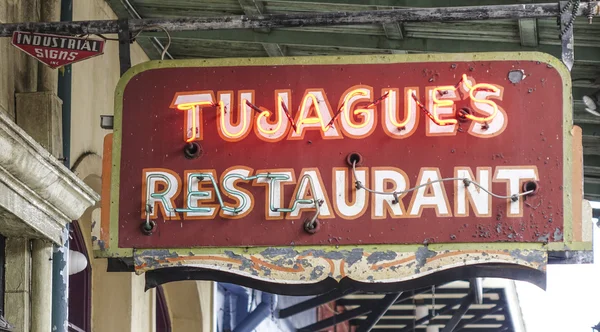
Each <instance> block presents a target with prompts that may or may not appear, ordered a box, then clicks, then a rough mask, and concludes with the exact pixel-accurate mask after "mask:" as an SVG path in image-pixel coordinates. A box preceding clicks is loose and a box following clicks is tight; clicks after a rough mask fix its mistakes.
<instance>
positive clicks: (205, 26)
mask: <svg viewBox="0 0 600 332" xmlns="http://www.w3.org/2000/svg"><path fill="white" fill-rule="evenodd" d="M589 6H590V7H592V8H594V7H597V6H598V1H592V2H590V5H589ZM587 8H588V6H580V8H579V9H578V11H577V13H576V15H577V16H582V15H585V16H587V15H588V13H587V12H588V9H587ZM592 12H595V11H594V10H592ZM559 15H560V9H559V5H558V3H539V4H517V5H514V4H513V5H496V6H469V7H439V8H401V9H392V10H369V11H354V12H329V13H300V14H272V15H260V16H257V17H250V16H246V15H236V16H217V17H180V18H172V19H162V18H154V19H131V20H129V30H130V31H141V30H144V31H153V32H158V31H163V29H165V30H167V31H193V30H215V29H259V28H289V27H309V26H327V25H358V24H384V23H396V22H440V21H468V20H490V19H519V18H544V17H558V16H559ZM14 31H33V32H46V33H62V34H72V35H74V34H105V33H118V31H119V26H118V23H117V21H116V20H98V21H75V22H25V23H11V24H1V25H0V37H9V36H11V35H12V33H13V32H14Z"/></svg>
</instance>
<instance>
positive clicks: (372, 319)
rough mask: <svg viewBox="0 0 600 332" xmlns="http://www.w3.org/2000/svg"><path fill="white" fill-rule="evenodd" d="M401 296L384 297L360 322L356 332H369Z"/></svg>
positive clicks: (397, 294)
mask: <svg viewBox="0 0 600 332" xmlns="http://www.w3.org/2000/svg"><path fill="white" fill-rule="evenodd" d="M400 295H402V293H401V292H400V293H395V294H388V295H386V296H385V297H384V298H383V299H382V300H381V301H380V302H379V303H378V304H377V307H376V308H375V309H373V311H371V313H369V315H368V316H367V318H366V319H365V320H364V321H362V323H361V324H360V326H359V327H358V329H357V330H356V332H370V331H371V329H372V328H373V326H375V325H376V324H377V322H379V320H380V319H381V317H383V315H385V313H386V312H387V311H388V309H389V308H390V307H391V306H392V305H393V304H394V303H395V302H396V300H398V298H399V297H400Z"/></svg>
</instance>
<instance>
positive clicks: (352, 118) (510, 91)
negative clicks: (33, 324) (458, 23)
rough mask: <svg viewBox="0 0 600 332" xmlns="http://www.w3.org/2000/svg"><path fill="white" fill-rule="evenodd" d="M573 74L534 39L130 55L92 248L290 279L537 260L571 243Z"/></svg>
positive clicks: (401, 275)
mask: <svg viewBox="0 0 600 332" xmlns="http://www.w3.org/2000/svg"><path fill="white" fill-rule="evenodd" d="M569 84H570V79H569V74H568V71H567V70H566V69H565V68H564V67H563V66H562V65H561V64H560V63H559V62H558V61H557V60H556V59H554V58H552V57H550V56H546V55H544V54H540V53H527V54H524V55H516V54H493V53H488V54H460V55H456V54H449V55H443V56H441V55H440V56H436V55H426V56H423V55H410V56H396V55H393V56H368V57H361V56H359V57H316V58H291V59H283V60H282V59H277V60H272V59H230V60H211V61H207V60H202V61H200V60H193V61H173V62H149V63H146V64H142V65H140V66H137V67H134V68H133V69H131V70H130V71H129V72H128V73H127V74H126V75H125V76H124V77H123V78H122V80H121V82H120V84H119V86H118V88H117V94H116V97H115V102H116V109H115V126H114V137H113V136H112V135H110V136H108V137H107V144H106V149H107V150H106V152H105V170H104V172H105V173H106V174H107V173H110V174H111V177H110V178H109V177H107V176H106V177H104V178H105V179H110V181H108V180H107V181H105V183H104V192H103V195H104V199H103V202H104V206H103V212H102V222H101V223H100V229H98V228H96V229H95V235H94V236H95V244H96V246H97V248H98V254H99V255H101V256H113V257H115V256H121V257H123V256H129V257H134V261H135V268H136V270H137V271H138V272H144V271H149V270H155V269H157V268H165V267H174V266H178V265H184V266H186V267H198V268H204V269H213V270H220V271H224V272H226V273H229V274H234V275H238V276H244V277H248V278H251V279H255V280H256V279H258V280H262V281H267V282H279V283H302V284H318V282H320V281H323V280H325V279H327V277H331V278H333V279H337V280H341V279H343V278H344V277H348V278H349V279H351V280H354V281H359V282H362V283H370V282H376V283H380V282H399V281H403V280H407V279H414V278H417V277H419V276H425V275H429V274H431V273H434V272H441V271H443V270H445V269H448V268H450V267H456V266H471V265H478V264H481V263H486V264H500V263H511V264H515V265H520V266H525V267H529V268H533V269H534V270H536V271H538V270H543V268H544V266H545V263H546V257H547V256H546V251H547V250H548V248H549V247H553V248H562V246H564V245H565V243H569V244H573V243H579V242H584V241H582V238H581V236H582V235H581V227H580V226H577V225H580V223H581V216H580V211H581V205H579V207H577V206H574V205H573V204H574V203H573V202H574V201H578V202H579V204H581V203H580V202H581V188H580V187H579V186H577V185H575V186H574V185H573V183H578V182H581V170H580V169H579V168H573V160H574V158H573V157H572V156H573V155H572V154H573V153H574V152H573V151H574V149H575V150H577V149H576V147H577V146H579V145H578V144H581V138H580V137H578V136H577V134H576V132H577V131H576V130H574V129H573V127H572V125H571V116H572V115H571V109H570V102H569V100H570V88H569ZM574 133H575V134H574ZM574 137H575V139H574ZM110 151H112V153H111V152H110ZM111 158H112V159H111ZM579 158H580V157H579ZM573 181H575V182H573ZM574 211H579V212H577V213H575V212H574ZM131 248H136V249H131Z"/></svg>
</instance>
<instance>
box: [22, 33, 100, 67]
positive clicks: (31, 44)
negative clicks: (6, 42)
mask: <svg viewBox="0 0 600 332" xmlns="http://www.w3.org/2000/svg"><path fill="white" fill-rule="evenodd" d="M12 44H13V45H14V46H15V47H17V48H18V49H20V50H22V51H23V52H25V53H27V54H29V55H31V56H32V57H34V58H36V59H38V60H39V61H40V62H41V63H43V64H45V65H47V66H48V67H50V68H58V67H62V66H65V65H68V64H71V63H74V62H78V61H82V60H85V59H88V58H91V57H95V56H97V55H101V54H102V53H103V52H104V41H103V40H98V39H90V38H77V37H68V36H60V35H51V34H46V33H37V32H25V31H15V32H14V33H13V38H12Z"/></svg>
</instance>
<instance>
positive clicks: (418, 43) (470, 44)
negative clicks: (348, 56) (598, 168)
mask: <svg viewBox="0 0 600 332" xmlns="http://www.w3.org/2000/svg"><path fill="white" fill-rule="evenodd" d="M142 35H143V36H153V37H159V38H164V34H162V33H154V32H147V33H146V32H145V33H142ZM171 37H172V38H174V39H196V40H212V41H219V40H222V41H230V42H242V43H270V44H283V45H302V46H329V47H342V48H343V47H350V48H362V49H378V50H390V51H393V50H403V51H414V52H434V53H435V52H443V53H450V52H484V51H485V52H493V51H496V52H502V51H540V52H545V53H549V54H552V55H554V56H555V57H557V58H560V54H561V49H560V46H559V45H539V46H538V47H527V46H522V45H520V44H517V43H502V42H489V41H485V40H477V41H475V40H457V39H432V38H406V39H403V40H391V39H388V38H386V37H385V36H373V35H360V34H346V33H344V34H342V33H327V32H309V31H299V30H284V29H273V30H271V32H270V33H269V34H264V33H257V32H254V31H252V30H210V31H181V32H171ZM576 45H577V44H576ZM240 56H244V55H243V54H240ZM575 59H576V60H581V61H600V47H583V46H579V47H578V46H575Z"/></svg>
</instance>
